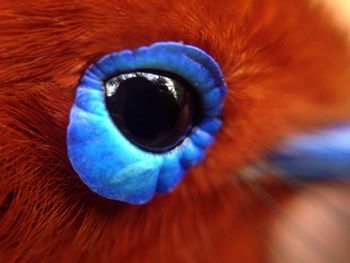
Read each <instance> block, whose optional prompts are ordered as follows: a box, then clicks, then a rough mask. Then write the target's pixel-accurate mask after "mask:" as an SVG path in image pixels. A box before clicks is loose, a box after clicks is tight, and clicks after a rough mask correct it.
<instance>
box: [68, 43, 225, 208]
mask: <svg viewBox="0 0 350 263" xmlns="http://www.w3.org/2000/svg"><path fill="white" fill-rule="evenodd" d="M140 69H155V70H162V71H168V72H172V73H175V74H177V75H179V76H181V77H182V78H184V79H186V80H187V81H188V82H189V83H191V84H192V85H193V87H194V88H196V89H197V90H198V91H199V94H200V96H201V98H202V102H203V108H204V117H203V119H202V120H201V121H200V122H199V123H198V125H197V126H196V127H194V128H193V129H192V131H191V133H190V134H189V136H188V137H187V138H186V139H185V140H184V141H183V142H182V143H181V144H180V145H178V146H177V147H175V148H174V149H172V150H170V151H168V152H164V153H151V152H146V151H144V150H142V149H140V148H138V147H137V146H135V145H133V144H132V143H131V142H130V141H129V140H128V139H127V138H125V137H124V136H123V134H122V133H121V132H120V131H119V130H118V129H117V128H116V126H115V125H114V123H113V121H112V119H111V118H110V116H109V113H108V111H107V108H106V105H105V94H104V82H105V81H106V80H108V79H109V78H111V77H113V76H115V75H117V74H119V73H122V72H128V71H135V70H140ZM225 94H226V85H225V82H224V79H223V76H222V73H221V70H220V68H219V66H218V64H217V63H216V62H215V61H214V60H213V59H212V58H211V57H210V56H209V55H208V54H206V53H205V52H204V51H202V50H200V49H198V48H196V47H194V46H190V45H184V44H181V43H175V42H159V43H156V44H153V45H151V46H148V47H141V48H139V49H137V50H134V51H131V50H124V51H121V52H115V53H112V54H108V55H106V56H104V57H103V58H101V59H100V60H99V61H98V62H97V63H95V64H94V65H92V66H90V67H89V68H88V69H87V70H86V71H85V73H84V75H83V76H82V78H81V80H80V84H79V85H78V87H77V91H76V98H75V103H74V105H73V106H72V109H71V112H70V122H69V125H68V130H67V147H68V157H69V160H70V162H71V164H72V166H73V168H74V170H75V171H76V172H77V174H78V175H79V176H80V178H81V180H82V181H83V182H84V183H85V184H86V185H87V186H88V187H89V188H90V189H91V190H92V191H94V192H96V193H97V194H99V195H101V196H103V197H105V198H108V199H113V200H119V201H124V202H127V203H131V204H143V203H146V202H148V201H149V200H151V199H152V197H153V196H154V194H155V193H160V194H163V193H167V192H169V191H171V190H172V189H173V188H175V187H176V185H177V184H178V183H179V182H180V181H181V179H182V177H183V176H184V174H185V172H186V170H187V169H189V168H190V167H192V166H194V165H196V164H198V163H199V162H200V161H202V160H203V159H204V157H205V152H206V149H207V147H209V146H210V145H211V144H212V143H213V142H214V136H215V134H216V133H217V132H218V130H219V129H220V127H221V120H220V119H219V116H220V114H221V110H222V106H223V102H222V100H223V98H224V96H225Z"/></svg>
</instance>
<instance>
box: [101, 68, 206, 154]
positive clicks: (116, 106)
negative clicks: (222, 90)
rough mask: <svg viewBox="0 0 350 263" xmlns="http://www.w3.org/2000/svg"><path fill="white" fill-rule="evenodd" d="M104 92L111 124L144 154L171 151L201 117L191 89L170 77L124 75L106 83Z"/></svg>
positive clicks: (154, 73) (181, 81)
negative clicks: (142, 150) (144, 151)
mask: <svg viewBox="0 0 350 263" xmlns="http://www.w3.org/2000/svg"><path fill="white" fill-rule="evenodd" d="M105 88H106V106H107V109H108V112H109V114H110V116H111V118H112V120H113V122H114V124H115V125H116V126H117V127H118V129H119V130H120V131H121V132H122V133H123V134H124V136H125V137H126V138H128V139H129V140H130V141H131V142H132V143H134V144H136V145H137V146H139V147H140V148H142V149H144V150H147V151H152V152H164V151H167V150H169V149H171V148H174V147H175V146H176V145H178V144H179V143H181V142H182V141H183V139H184V138H185V137H186V135H188V133H189V131H190V130H191V128H192V127H193V125H194V124H195V123H196V122H197V120H198V118H199V115H200V112H199V109H200V107H199V100H198V96H197V94H196V92H194V89H193V88H192V87H191V85H190V84H189V83H188V82H186V81H185V80H183V79H182V78H180V77H178V76H176V75H173V74H171V73H165V72H150V71H137V72H130V73H124V74H120V75H118V76H116V77H113V78H111V79H109V80H108V81H107V82H106V85H105Z"/></svg>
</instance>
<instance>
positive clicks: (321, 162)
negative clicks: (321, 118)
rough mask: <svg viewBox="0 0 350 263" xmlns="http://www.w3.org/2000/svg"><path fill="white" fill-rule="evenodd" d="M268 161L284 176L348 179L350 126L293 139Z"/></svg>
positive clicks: (349, 173) (349, 174)
mask: <svg viewBox="0 0 350 263" xmlns="http://www.w3.org/2000/svg"><path fill="white" fill-rule="evenodd" d="M268 162H269V165H271V166H272V167H275V168H277V169H278V170H279V171H281V172H282V174H285V175H286V176H288V175H289V176H297V177H301V178H309V179H327V178H343V179H350V124H344V125H340V126H337V127H331V128H327V129H321V130H318V131H316V132H314V133H311V134H306V135H299V136H296V137H292V138H290V139H288V140H286V141H284V143H283V144H282V145H281V146H280V147H279V149H278V150H275V151H274V152H271V153H270V154H269V155H268Z"/></svg>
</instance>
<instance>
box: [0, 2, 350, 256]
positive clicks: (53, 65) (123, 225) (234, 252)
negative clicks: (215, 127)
mask: <svg viewBox="0 0 350 263" xmlns="http://www.w3.org/2000/svg"><path fill="white" fill-rule="evenodd" d="M164 40H172V41H183V42H184V43H188V44H193V45H196V46H199V47H201V48H202V49H204V50H206V51H207V52H208V53H209V54H210V55H211V56H213V57H214V58H215V59H216V60H217V61H218V62H219V64H220V65H221V67H222V69H223V72H224V75H225V78H226V81H227V84H228V88H229V94H228V96H227V98H226V102H225V109H224V116H223V117H224V125H223V129H222V130H221V132H220V134H219V135H218V137H217V141H216V143H215V145H214V146H213V147H212V148H211V149H210V150H209V152H208V155H207V158H206V160H205V162H204V163H203V164H201V165H200V166H198V167H196V168H194V169H192V170H191V171H190V172H189V173H188V174H187V175H186V178H185V180H184V181H183V182H182V183H181V184H180V186H179V187H178V188H177V189H176V190H175V191H174V192H173V193H171V194H168V195H166V196H159V197H157V198H156V199H155V200H153V201H152V202H151V203H150V204H148V205H145V206H130V205H126V204H122V203H116V202H111V201H107V200H104V199H102V198H99V197H98V196H96V195H95V194H93V193H91V192H90V191H89V190H88V189H87V188H86V187H85V186H84V185H83V184H82V182H81V181H80V180H79V178H78V176H77V175H76V174H75V173H74V172H73V170H72V168H71V166H70V164H69V162H68V160H67V154H66V134H65V132H66V126H67V122H68V112H69V109H70V107H71V105H72V103H73V100H74V93H75V87H76V85H77V83H78V80H79V77H80V76H81V74H82V72H83V70H84V69H85V68H86V66H87V65H89V64H90V63H92V62H93V61H95V60H96V59H98V58H99V57H100V56H101V55H103V54H106V53H108V52H111V51H117V50H121V49H124V48H137V47H139V46H141V45H147V44H150V43H152V42H155V41H164ZM349 62H350V61H349V57H348V50H347V45H346V41H345V39H344V37H343V34H342V32H338V31H337V30H336V29H335V27H334V26H333V25H332V22H331V20H330V18H329V17H328V16H327V15H326V14H325V13H323V11H322V9H320V8H319V7H317V6H311V5H310V4H308V1H295V0H285V1H280V0H263V1H253V0H236V1H233V0H226V1H225V0H223V1H203V0H191V1H188V0H186V1H185V0H183V1H179V0H176V1H175V0H174V1H172V0H151V1H140V0H128V1H126V0H115V1H97V0H86V1H68V0H63V1H47V0H38V1H6V0H1V1H0V85H1V87H0V147H1V148H0V164H1V166H0V176H1V177H0V202H1V203H2V205H1V207H0V237H1V238H0V259H1V261H2V260H3V261H4V262H77V261H83V262H216V261H220V262H233V261H236V262H261V261H262V260H263V259H266V256H267V252H266V251H267V250H268V243H267V242H266V239H267V234H268V231H269V222H270V221H269V218H270V217H271V215H272V213H271V211H270V209H269V208H268V207H267V206H266V205H265V204H264V201H263V200H262V199H261V198H259V197H258V196H257V195H256V194H255V193H253V192H254V191H252V189H251V187H250V186H248V185H246V184H245V183H243V184H239V182H238V181H237V180H236V179H235V178H237V176H238V175H237V171H239V169H240V168H241V167H242V166H244V165H246V164H247V163H249V162H251V161H254V160H256V159H259V156H260V155H261V154H262V152H263V151H264V150H265V149H268V148H270V147H272V145H274V144H275V143H277V142H278V140H279V139H280V138H282V137H284V136H286V135H287V134H290V133H292V132H293V131H297V130H305V129H309V128H311V127H317V126H318V125H321V124H327V123H328V122H330V121H335V120H341V119H345V117H346V116H350V115H349V113H350V107H348V106H349V102H350V93H349V91H348V90H349V89H348V87H349V85H350V79H349V70H348V69H349V64H350V63H349ZM266 187H267V186H266ZM269 188H270V189H269V191H270V192H271V193H272V194H273V197H274V198H275V199H276V200H277V201H278V202H280V203H283V200H285V198H287V197H288V193H289V192H290V188H288V187H284V186H283V184H281V185H277V186H276V187H271V186H270V187H269Z"/></svg>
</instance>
